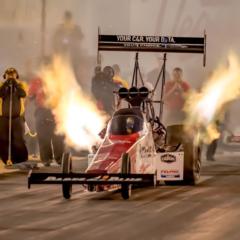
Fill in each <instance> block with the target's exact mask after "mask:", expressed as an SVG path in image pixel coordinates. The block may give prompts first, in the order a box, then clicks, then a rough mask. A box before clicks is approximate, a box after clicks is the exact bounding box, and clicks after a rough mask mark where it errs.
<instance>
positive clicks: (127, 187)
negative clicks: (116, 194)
mask: <svg viewBox="0 0 240 240" xmlns="http://www.w3.org/2000/svg"><path fill="white" fill-rule="evenodd" d="M121 173H123V174H128V173H131V162H130V157H129V154H128V153H124V154H123V155H122V166H121ZM131 192H132V186H131V184H128V183H122V187H121V195H122V198H123V199H125V200H127V199H129V198H130V196H131Z"/></svg>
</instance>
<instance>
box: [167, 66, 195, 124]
mask: <svg viewBox="0 0 240 240" xmlns="http://www.w3.org/2000/svg"><path fill="white" fill-rule="evenodd" d="M189 89H190V86H189V84H188V83H187V82H186V81H184V80H183V71H182V69H181V68H178V67H177V68H174V69H173V73H172V80H170V81H167V82H166V84H165V89H164V102H165V104H166V116H165V122H166V124H167V125H170V124H176V123H182V122H183V120H184V118H185V114H184V111H183V107H184V104H185V94H186V93H187V92H188V91H189Z"/></svg>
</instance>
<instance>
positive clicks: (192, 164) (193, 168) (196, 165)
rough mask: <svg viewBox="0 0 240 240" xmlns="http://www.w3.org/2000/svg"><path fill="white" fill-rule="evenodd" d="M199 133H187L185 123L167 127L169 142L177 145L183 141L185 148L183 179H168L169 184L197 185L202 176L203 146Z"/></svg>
mask: <svg viewBox="0 0 240 240" xmlns="http://www.w3.org/2000/svg"><path fill="white" fill-rule="evenodd" d="M197 138H198V136H197V134H196V135H195V136H189V135H186V132H184V125H172V126H168V127H167V144H169V145H177V144H179V143H181V144H182V145H183V149H184V172H183V181H166V182H165V183H166V184H167V185H174V184H176V185H178V184H184V185H196V183H197V182H198V180H199V178H200V170H201V147H200V142H199V141H198V139H197Z"/></svg>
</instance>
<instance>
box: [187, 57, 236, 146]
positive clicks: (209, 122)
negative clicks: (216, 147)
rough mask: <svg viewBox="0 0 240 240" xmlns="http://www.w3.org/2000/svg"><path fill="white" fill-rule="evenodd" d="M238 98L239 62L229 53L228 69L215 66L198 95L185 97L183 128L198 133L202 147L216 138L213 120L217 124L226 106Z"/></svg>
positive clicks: (215, 127)
mask: <svg viewBox="0 0 240 240" xmlns="http://www.w3.org/2000/svg"><path fill="white" fill-rule="evenodd" d="M239 94H240V61H239V59H238V58H237V56H236V55H234V54H233V53H231V54H229V56H228V66H223V65H221V66H219V67H218V68H217V69H216V70H215V71H214V72H213V74H212V76H211V77H210V78H209V79H208V80H207V82H206V83H205V84H204V85H203V87H202V90H201V91H200V92H192V93H190V94H189V96H188V97H187V101H186V104H185V107H184V109H185V112H186V113H187V119H186V122H185V123H186V126H195V127H197V128H200V129H202V130H203V131H202V134H201V136H202V140H203V141H204V142H206V143H209V142H211V141H212V140H214V139H216V138H218V137H219V135H220V134H219V130H218V127H217V125H216V120H221V115H222V113H224V108H225V107H226V104H227V103H229V102H231V101H232V100H234V99H237V98H238V97H239ZM189 129H190V127H189ZM189 129H187V131H189ZM203 133H204V134H203Z"/></svg>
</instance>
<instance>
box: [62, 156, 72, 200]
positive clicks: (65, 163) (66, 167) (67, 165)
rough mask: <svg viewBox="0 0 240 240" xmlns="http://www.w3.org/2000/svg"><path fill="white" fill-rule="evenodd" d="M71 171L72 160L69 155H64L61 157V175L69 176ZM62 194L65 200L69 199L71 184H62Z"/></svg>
mask: <svg viewBox="0 0 240 240" xmlns="http://www.w3.org/2000/svg"><path fill="white" fill-rule="evenodd" d="M71 171H72V159H71V154H70V153H64V154H63V157H62V173H63V174H69V173H70V172H71ZM62 194H63V197H64V198H65V199H70V198H71V195H72V184H71V183H66V182H64V181H63V183H62Z"/></svg>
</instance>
